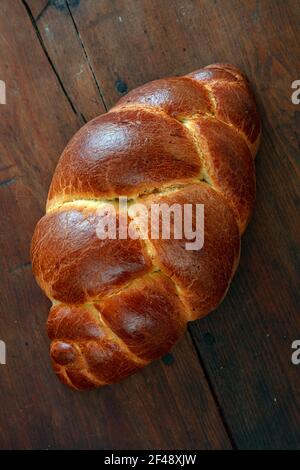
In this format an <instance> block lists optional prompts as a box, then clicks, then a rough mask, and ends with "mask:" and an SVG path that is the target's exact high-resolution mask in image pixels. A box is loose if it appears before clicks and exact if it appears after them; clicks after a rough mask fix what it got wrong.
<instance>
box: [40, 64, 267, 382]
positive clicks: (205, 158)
mask: <svg viewBox="0 0 300 470" xmlns="http://www.w3.org/2000/svg"><path fill="white" fill-rule="evenodd" d="M260 133H261V125H260V120H259V116H258V113H257V110H256V105H255V101H254V97H253V94H252V92H251V90H250V88H249V84H248V81H247V79H246V78H245V76H244V75H242V74H241V72H239V71H238V70H237V69H236V68H235V67H233V66H231V65H227V64H213V65H209V66H207V67H204V68H202V69H200V70H198V71H196V72H193V73H191V74H189V75H186V76H184V77H173V78H165V79H161V80H156V81H153V82H151V83H148V84H146V85H143V86H141V87H139V88H137V89H135V90H133V91H131V92H130V93H128V94H127V95H126V96H124V97H123V98H122V99H121V100H120V101H119V102H118V103H117V104H116V106H114V107H113V108H112V109H111V110H110V111H109V112H108V113H106V114H104V115H101V116H99V117H97V118H95V119H93V120H92V121H90V122H89V123H87V124H86V125H85V126H83V127H82V128H81V129H80V130H79V132H77V134H76V135H75V136H74V137H73V139H72V140H71V141H70V142H69V144H68V145H67V147H66V149H65V150H64V152H63V154H62V155H61V157H60V160H59V162H58V165H57V168H56V171H55V173H54V176H53V180H52V183H51V186H50V190H49V195H48V201H47V211H46V215H45V216H44V217H43V218H42V219H41V220H40V221H39V222H38V224H37V226H36V229H35V232H34V235H33V240H32V246H31V257H32V266H33V272H34V274H35V276H36V279H37V281H38V283H39V285H40V286H41V288H42V289H43V290H44V291H45V293H46V295H47V296H48V297H49V298H50V299H51V300H52V302H53V306H52V308H51V311H50V315H49V319H48V333H49V337H50V339H51V357H52V361H53V365H54V369H55V371H56V373H57V375H58V376H59V377H60V378H61V380H62V381H63V382H64V383H66V384H67V385H69V386H71V387H74V388H76V389H85V388H93V387H97V386H100V385H105V384H109V383H114V382H117V381H119V380H121V379H122V378H124V377H126V376H127V375H129V374H131V373H133V372H135V371H137V370H138V369H139V368H141V367H143V366H145V365H146V364H148V363H149V362H151V361H153V360H154V359H156V358H159V357H161V356H162V355H164V354H165V353H166V352H167V351H169V349H170V348H171V347H172V346H173V344H174V343H175V342H176V341H177V339H178V338H179V337H180V336H181V334H182V333H183V331H184V329H185V327H186V324H187V322H188V321H190V320H195V319H197V318H200V317H203V316H204V315H206V314H208V313H209V312H210V311H211V310H213V309H215V308H216V307H217V306H218V304H219V303H220V302H221V300H222V299H223V297H224V296H225V294H226V292H227V289H228V287H229V284H230V282H231V280H232V277H233V275H234V272H235V270H236V268H237V265H238V262H239V254H240V238H241V234H242V233H243V231H244V230H245V228H246V226H247V223H248V221H249V218H250V216H251V212H252V209H253V204H254V200H255V168H254V161H253V160H254V157H255V154H256V152H257V148H258V144H259V139H260ZM121 195H126V196H128V197H129V198H130V200H131V201H143V203H144V204H146V205H149V204H151V203H153V202H159V203H161V202H166V203H168V204H170V205H171V204H173V203H177V204H180V205H183V204H193V205H195V204H204V214H205V219H204V246H203V248H202V249H201V250H194V251H188V250H186V249H184V239H181V240H177V239H169V240H167V239H155V240H151V239H148V240H139V239H136V240H133V239H130V238H128V239H119V238H118V237H117V238H116V239H106V240H101V239H99V238H98V237H97V233H96V228H97V224H98V222H99V220H98V219H99V215H98V211H97V209H98V208H99V206H100V205H101V204H103V203H104V202H107V201H111V202H112V203H114V204H115V203H116V200H117V198H118V197H119V196H121ZM118 217H120V214H118Z"/></svg>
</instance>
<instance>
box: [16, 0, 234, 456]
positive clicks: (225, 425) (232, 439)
mask: <svg viewBox="0 0 300 470" xmlns="http://www.w3.org/2000/svg"><path fill="white" fill-rule="evenodd" d="M22 3H23V5H24V7H25V9H26V12H27V14H28V16H29V18H30V20H31V23H32V26H33V28H34V30H35V33H36V35H37V38H38V40H39V43H40V45H41V47H42V49H43V51H44V53H45V56H46V58H47V60H48V62H49V64H50V66H51V68H52V70H53V72H54V74H55V76H56V78H57V80H58V83H59V85H60V87H61V89H62V91H63V93H64V95H65V97H66V98H67V100H68V102H69V104H70V106H71V109H72V111H73V112H74V113H75V114H76V115H77V116H78V117H79V119H80V121H81V122H83V123H86V122H87V120H86V119H85V117H84V115H83V114H82V113H80V112H79V111H78V110H77V109H76V106H75V104H74V103H73V101H72V99H71V97H70V96H69V94H68V92H67V90H66V87H65V86H64V83H63V80H62V79H61V77H60V75H59V73H58V71H57V69H56V67H55V65H54V63H53V61H52V60H51V57H50V55H49V53H48V51H47V48H46V46H45V43H44V41H43V38H42V36H41V34H40V31H39V28H38V25H37V22H38V21H39V20H40V18H41V17H42V16H43V14H44V13H45V12H46V10H47V9H48V8H49V6H50V5H51V3H50V1H48V2H47V3H46V4H45V6H44V7H43V9H42V10H41V12H40V13H39V14H38V15H37V17H36V18H34V16H33V14H32V11H31V9H30V7H29V5H28V4H27V2H26V0H22ZM65 4H66V8H67V11H68V13H69V15H70V17H71V20H72V23H73V26H74V29H75V31H76V34H77V36H78V39H79V43H80V46H81V48H82V50H83V53H84V56H85V59H86V62H87V65H88V67H89V69H90V71H91V74H92V77H93V79H94V81H95V85H96V88H97V91H98V93H99V96H100V99H101V101H102V103H103V106H104V108H105V110H106V111H108V106H107V104H106V102H105V99H104V95H103V92H102V91H101V88H100V84H99V81H98V79H97V77H96V75H95V72H94V70H93V67H92V64H91V61H90V59H89V56H88V54H87V51H86V48H85V46H84V43H83V40H82V37H81V35H80V32H79V30H78V27H77V24H76V22H75V19H74V17H73V15H72V12H71V9H70V5H69V1H68V0H65ZM27 264H29V263H26V266H27ZM187 329H188V334H189V335H190V337H191V340H192V344H193V347H194V349H195V352H196V355H197V358H198V360H199V363H200V365H201V367H202V370H203V373H204V377H205V380H206V382H207V385H208V389H209V391H210V393H211V395H212V398H213V400H214V402H215V404H216V407H217V410H218V413H219V416H220V419H221V421H222V424H223V426H224V429H225V432H226V433H227V436H228V439H229V441H230V444H231V446H232V448H233V449H237V445H236V442H235V440H234V437H233V434H232V432H231V429H230V427H229V424H228V422H227V420H226V417H225V414H224V412H223V409H222V406H221V404H220V401H219V399H218V397H217V394H216V391H215V389H214V386H213V383H212V381H211V379H210V376H209V373H208V370H207V368H206V366H205V362H204V360H203V359H202V356H201V353H200V350H199V348H198V347H197V343H196V341H195V339H194V335H193V333H192V331H191V329H190V326H189V325H188V328H187Z"/></svg>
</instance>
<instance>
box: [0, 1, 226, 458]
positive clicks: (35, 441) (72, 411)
mask: <svg viewBox="0 0 300 470" xmlns="http://www.w3.org/2000/svg"><path fill="white" fill-rule="evenodd" d="M0 13H1V14H0V32H1V34H0V43H1V44H0V50H1V62H0V67H1V68H0V77H1V79H2V80H4V81H5V82H6V84H7V105H1V106H0V113H1V114H0V118H1V126H0V158H1V166H0V171H1V180H0V211H1V214H2V226H1V231H0V253H1V265H0V271H1V278H0V294H1V295H0V307H1V312H0V339H2V340H4V341H5V342H6V346H7V364H6V365H1V366H0V380H1V387H0V400H1V407H0V447H1V448H10V449H11V448H15V449H19V448H26V449H30V448H107V449H116V448H128V449H131V448H149V449H151V448H161V449H167V448H169V449H173V448H205V449H206V448H215V449H218V448H230V447H231V445H230V441H229V438H228V436H227V433H226V430H225V429H224V426H223V424H222V421H221V418H220V416H219V412H218V409H217V406H216V403H215V401H214V398H213V396H212V394H211V392H210V389H209V386H208V383H207V380H206V378H205V376H204V373H203V370H202V368H201V366H200V364H199V361H198V358H197V355H196V352H195V349H194V347H193V344H192V343H191V339H190V337H189V336H188V335H186V336H185V337H184V338H183V340H182V341H181V342H180V343H179V344H178V346H177V347H176V348H175V349H174V351H173V363H172V364H171V365H166V364H165V363H164V362H163V361H157V362H156V363H154V364H152V365H151V366H150V367H148V368H147V369H145V370H144V371H142V372H141V373H139V374H136V375H134V376H132V377H131V378H129V379H128V380H126V381H124V382H123V383H121V384H118V385H116V386H113V387H105V388H103V389H101V390H97V391H94V392H91V393H77V392H74V391H71V390H69V389H67V388H66V387H65V386H63V385H62V384H60V383H59V382H58V381H57V379H56V377H55V376H54V374H53V372H52V370H51V365H50V360H49V355H48V344H49V342H48V339H47V337H46V331H45V321H46V318H47V314H48V309H49V302H48V301H47V299H46V298H45V296H44V295H43V293H42V292H41V291H40V289H39V288H38V286H37V285H36V283H35V281H34V279H33V276H32V273H31V268H30V263H29V245H30V239H31V235H32V231H33V228H34V225H35V223H36V222H37V220H38V219H39V217H40V216H41V215H42V213H43V210H44V203H45V199H46V193H47V188H48V185H49V182H50V180H51V176H52V172H53V169H54V166H55V164H56V162H57V158H58V156H59V154H60V152H61V151H62V149H63V147H64V146H65V145H66V143H67V141H68V140H69V138H70V137H71V136H72V135H73V134H74V132H75V131H76V130H77V129H78V128H79V127H80V126H81V124H82V120H81V118H80V114H81V107H80V106H79V104H82V103H83V102H80V101H75V104H73V103H72V100H70V96H69V95H68V93H65V92H64V90H63V89H62V81H61V79H60V77H58V76H57V71H56V73H55V72H54V70H53V67H52V66H51V65H50V63H49V60H48V59H47V57H46V54H45V51H44V50H43V47H42V46H41V43H40V41H39V39H38V36H37V34H36V31H35V29H34V27H33V25H32V23H31V16H32V15H30V12H28V11H27V9H26V8H25V6H24V4H23V3H22V2H11V1H9V0H3V1H2V2H1V4H0ZM61 13H62V14H65V12H64V11H62V12H61ZM45 14H46V12H45ZM49 14H51V13H49ZM54 17H55V18H56V16H54ZM7 18H9V19H10V21H9V22H8V21H7ZM41 19H42V17H41ZM69 26H70V24H69V25H68V26H66V28H67V29H66V31H67V30H68V31H70V29H69ZM68 34H72V33H71V32H68ZM66 44H67V45H68V46H70V43H69V42H68V41H67V42H66ZM59 46H61V44H60V45H57V47H59ZM74 50H75V49H74ZM74 54H75V58H76V57H78V59H79V60H83V55H82V48H81V45H80V43H79V42H78V41H77V43H76V53H74ZM73 64H74V62H73ZM84 67H86V64H84ZM66 68H67V63H66ZM71 68H72V67H71ZM85 70H86V79H85V82H86V86H87V87H89V90H87V94H86V95H85V96H93V94H94V93H95V89H94V85H93V81H92V80H91V76H90V73H89V71H88V69H86V68H85ZM68 73H69V72H68ZM66 77H67V78H68V74H67V75H65V76H64V78H66ZM79 89H80V87H79V88H78V92H79ZM70 94H71V93H70ZM75 94H76V93H75ZM94 97H95V94H94ZM97 99H98V98H97ZM99 103H100V101H99V99H98V104H97V106H99ZM77 104H78V110H77V109H76V105H77ZM83 106H85V103H84V104H83ZM93 109H95V108H93ZM74 110H75V111H76V112H74ZM171 362H172V361H171Z"/></svg>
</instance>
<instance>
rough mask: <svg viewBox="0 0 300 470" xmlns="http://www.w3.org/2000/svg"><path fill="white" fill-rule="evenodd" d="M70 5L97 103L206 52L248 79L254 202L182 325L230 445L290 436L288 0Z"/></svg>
mask: <svg viewBox="0 0 300 470" xmlns="http://www.w3.org/2000/svg"><path fill="white" fill-rule="evenodd" d="M71 12H72V15H73V18H74V21H75V23H76V26H77V28H78V30H79V33H80V36H81V38H82V41H83V43H84V46H85V49H86V51H87V54H88V56H89V58H90V62H91V64H92V67H93V70H94V72H95V75H96V77H97V80H98V82H99V83H100V85H101V90H102V93H103V96H104V99H105V101H106V103H107V104H108V105H112V104H114V103H115V102H116V101H117V99H118V98H119V96H120V92H121V93H122V91H124V90H126V88H128V89H132V88H134V87H135V86H137V85H139V84H142V83H144V82H147V81H148V80H151V79H154V78H157V77H162V76H166V75H174V74H182V73H187V72H188V71H191V70H193V69H196V68H198V67H200V66H202V65H205V64H208V63H212V62H216V61H222V62H226V61H228V62H232V63H235V64H236V65H238V66H240V67H241V68H242V69H243V70H244V71H245V72H246V73H247V74H248V76H249V78H250V80H251V82H252V83H253V87H254V89H255V91H256V95H257V98H258V103H259V107H260V111H261V115H262V119H263V124H264V136H263V143H262V147H261V151H260V154H259V156H258V159H257V180H258V181H257V186H258V188H257V189H258V191H257V206H256V211H255V214H254V218H253V221H252V222H251V225H250V227H249V229H248V231H247V233H246V235H245V237H244V240H243V252H242V257H241V264H240V268H239V271H238V274H237V275H236V278H235V280H234V283H233V285H232V288H231V290H230V292H229V295H228V296H227V299H226V300H225V302H224V303H223V305H222V306H221V307H220V308H219V309H218V311H217V312H215V313H214V314H212V315H211V316H209V317H208V318H207V319H205V320H203V321H200V322H196V323H195V324H193V325H191V332H192V335H193V337H194V339H195V341H196V343H197V345H198V348H199V351H200V353H201V356H202V359H203V362H204V364H205V367H206V369H207V372H208V374H209V377H210V379H211V382H212V384H213V387H214V389H215V393H216V395H217V397H218V400H219V402H220V403H221V406H222V409H223V412H224V415H225V418H226V420H227V423H228V425H229V427H230V429H231V431H232V434H233V437H234V439H235V441H236V443H237V445H238V447H240V448H255V447H256V448H280V447H283V448H295V447H299V446H300V427H299V420H300V406H299V405H300V397H299V394H298V393H297V390H299V388H300V375H299V367H298V368H297V367H295V366H293V365H292V364H291V359H290V356H291V343H292V341H293V340H294V339H297V338H299V337H300V317H299V305H300V298H299V287H298V284H299V282H298V281H299V223H298V208H299V178H298V176H299V160H298V158H297V157H298V154H299V106H298V107H297V106H295V105H293V104H292V103H291V99H290V96H291V91H292V90H291V82H292V81H293V80H296V79H299V76H297V74H298V73H299V69H300V55H299V39H298V38H299V33H300V29H299V25H300V4H299V2H297V1H295V0H289V1H286V0H278V1H276V2H275V1H272V0H265V1H264V2H256V1H254V0H250V1H247V2H239V1H235V0H226V1H209V0H207V1H196V0H187V1H185V2H182V1H179V0H178V1H177V0H172V1H170V0H151V1H148V0H144V1H139V2H136V1H134V0H127V1H126V2H123V1H118V0H115V1H102V2H94V1H92V0H87V1H84V2H80V4H79V5H77V6H76V7H71Z"/></svg>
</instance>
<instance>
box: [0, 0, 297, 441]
mask: <svg viewBox="0 0 300 470" xmlns="http://www.w3.org/2000/svg"><path fill="white" fill-rule="evenodd" d="M299 37H300V2H299V1H298V0H288V1H287V0H261V1H254V0H244V1H236V0H214V1H213V0H122V1H121V0H81V1H80V0H68V1H65V0H50V1H47V0H27V1H21V0H1V2H0V79H1V80H3V81H4V82H5V83H6V90H7V98H6V105H3V104H1V105H0V119H1V120H0V210H1V218H2V220H1V229H0V250H1V251H0V253H1V264H0V273H1V279H0V303H1V312H0V339H1V340H3V341H5V343H6V348H7V364H6V365H0V399H1V403H0V447H1V448H10V449H12V448H15V449H20V448H26V449H36V448H42V449H54V448H79V449H81V448H90V449H93V448H99V449H134V448H137V449H151V448H157V449H176V448H181V449H196V448H198V449H230V448H241V449H254V448H257V449H267V448H273V449H280V448H285V449H287V448H300V365H299V366H296V365H293V364H292V362H291V354H292V349H291V344H292V342H293V341H294V340H296V339H300V289H299V246H300V233H299V232H300V227H299V225H300V224H299V207H300V206H299V202H300V201H299V193H300V185H299V171H300V168H299V149H300V133H299V125H300V104H299V105H296V104H293V103H292V101H291V94H292V91H293V90H292V88H291V84H292V82H293V81H294V80H297V79H300V43H299ZM216 61H221V62H231V63H233V64H236V65H237V66H239V67H240V68H241V69H242V70H244V71H245V72H246V73H247V75H248V77H249V79H250V80H251V82H252V84H253V88H254V91H255V93H256V97H257V101H258V105H259V109H260V113H261V116H262V121H263V140H262V145H261V149H260V152H259V155H258V157H257V163H256V168H257V204H256V210H255V213H254V217H253V219H252V221H251V223H250V226H249V228H248V230H247V232H246V234H245V235H244V238H243V246H242V256H241V262H240V266H239V269H238V272H237V274H236V276H235V279H234V281H233V283H232V286H231V288H230V291H229V293H228V295H227V297H226V299H225V301H224V302H223V304H222V305H221V307H220V308H218V310H217V311H215V312H214V313H213V314H211V315H209V316H208V317H207V318H205V319H203V320H201V321H196V322H194V323H193V324H190V326H189V330H188V332H187V333H186V335H185V336H184V338H183V339H182V340H181V341H180V342H179V343H178V344H177V346H176V347H175V348H174V350H173V351H172V354H170V355H168V356H166V357H165V358H164V359H162V360H160V361H156V362H155V363H153V364H152V365H151V366H149V367H147V368H146V369H144V370H142V371H141V372H139V373H137V374H136V375H134V376H132V377H130V378H128V379H127V380H125V381H124V382H122V383H120V384H118V385H114V386H110V387H105V388H103V389H99V390H96V391H92V392H86V393H80V392H74V391H71V390H69V389H68V388H66V387H64V386H63V385H61V384H60V383H59V382H58V380H57V379H56V377H55V376H54V374H53V372H52V369H51V365H50V360H49V355H48V347H49V341H48V338H47V335H46V330H45V322H46V318H47V315H48V309H49V301H48V300H47V299H46V298H45V296H44V295H43V293H42V292H41V290H40V289H39V288H38V286H37V285H36V283H35V280H34V278H33V275H32V271H31V265H30V260H29V245H30V240H31V236H32V232H33V229H34V226H35V224H36V222H37V220H38V219H39V218H40V217H41V215H42V214H43V212H44V206H45V200H46V196H47V189H48V185H49V183H50V180H51V177H52V173H53V170H54V168H55V165H56V163H57V159H58V157H59V155H60V153H61V151H62V150H63V148H64V146H65V145H66V143H67V142H68V140H69V139H70V138H71V136H72V135H73V134H74V133H75V132H76V130H77V129H79V128H80V126H82V124H83V123H84V122H86V121H88V120H89V119H91V118H93V117H94V116H96V115H98V114H100V113H102V112H105V110H106V109H109V107H110V106H112V105H113V104H114V103H115V102H116V101H117V100H118V98H119V97H120V96H121V95H122V94H124V93H125V92H126V91H127V90H130V89H132V88H134V87H136V86H137V85H140V84H142V83H145V82H147V81H149V80H152V79H155V78H159V77H163V76H167V75H175V74H185V73H188V72H190V71H192V70H194V69H197V68H200V67H201V66H203V65H206V64H209V63H212V62H216Z"/></svg>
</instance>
